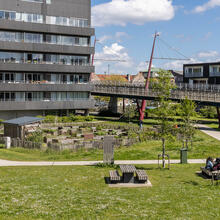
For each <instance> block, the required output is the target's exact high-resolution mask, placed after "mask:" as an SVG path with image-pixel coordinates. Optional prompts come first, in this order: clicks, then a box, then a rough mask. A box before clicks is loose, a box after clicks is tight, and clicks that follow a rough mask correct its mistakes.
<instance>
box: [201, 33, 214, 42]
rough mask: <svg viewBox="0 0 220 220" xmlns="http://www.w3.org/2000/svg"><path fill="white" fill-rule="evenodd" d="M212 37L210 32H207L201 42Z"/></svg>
mask: <svg viewBox="0 0 220 220" xmlns="http://www.w3.org/2000/svg"><path fill="white" fill-rule="evenodd" d="M211 36H212V32H207V33H206V34H205V36H204V37H203V40H208V39H209V38H210V37H211Z"/></svg>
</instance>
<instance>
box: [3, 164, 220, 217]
mask: <svg viewBox="0 0 220 220" xmlns="http://www.w3.org/2000/svg"><path fill="white" fill-rule="evenodd" d="M199 166H200V165H172V166H171V170H160V169H157V167H156V166H154V165H151V166H144V167H141V166H138V167H139V168H144V169H146V172H147V174H148V176H149V179H150V181H151V183H152V184H153V187H152V188H109V187H108V185H106V184H105V181H104V177H106V176H108V175H109V174H108V171H109V169H110V168H97V167H85V166H83V167H79V166H78V167H77V166H74V167H19V168H18V167H8V168H5V167H4V168H0V173H1V179H0V189H1V190H0V197H1V200H0V219H24V220H25V219H53V220H54V219H210V218H215V219H219V218H220V212H219V203H220V196H219V190H220V185H217V186H215V185H214V186H212V185H210V180H206V179H203V178H201V177H199V176H198V175H196V174H195V172H196V171H197V170H199Z"/></svg>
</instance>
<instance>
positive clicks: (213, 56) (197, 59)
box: [162, 51, 220, 70]
mask: <svg viewBox="0 0 220 220" xmlns="http://www.w3.org/2000/svg"><path fill="white" fill-rule="evenodd" d="M219 60H220V53H219V52H217V51H201V52H199V53H197V54H195V55H194V56H193V57H192V58H190V60H176V61H171V62H167V63H165V64H163V66H162V68H164V69H171V70H183V64H190V63H203V62H204V63H205V62H217V61H219Z"/></svg>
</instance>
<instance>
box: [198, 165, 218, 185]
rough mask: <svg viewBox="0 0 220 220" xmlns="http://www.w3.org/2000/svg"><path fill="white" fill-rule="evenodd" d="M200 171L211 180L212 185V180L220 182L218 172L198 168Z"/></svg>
mask: <svg viewBox="0 0 220 220" xmlns="http://www.w3.org/2000/svg"><path fill="white" fill-rule="evenodd" d="M200 169H201V171H202V174H205V175H206V176H208V177H210V178H211V179H212V183H213V181H214V180H220V170H216V171H210V170H208V169H206V168H205V167H200Z"/></svg>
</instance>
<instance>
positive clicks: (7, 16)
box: [5, 11, 10, 19]
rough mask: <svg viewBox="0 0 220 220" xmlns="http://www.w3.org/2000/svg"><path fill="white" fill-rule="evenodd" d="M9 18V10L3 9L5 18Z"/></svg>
mask: <svg viewBox="0 0 220 220" xmlns="http://www.w3.org/2000/svg"><path fill="white" fill-rule="evenodd" d="M9 18H10V12H9V11H5V19H9Z"/></svg>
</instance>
